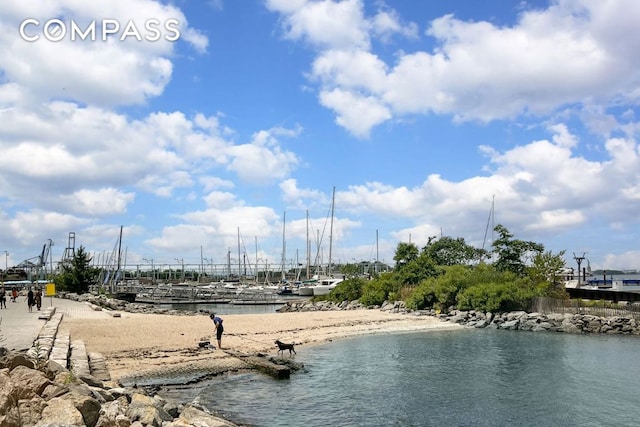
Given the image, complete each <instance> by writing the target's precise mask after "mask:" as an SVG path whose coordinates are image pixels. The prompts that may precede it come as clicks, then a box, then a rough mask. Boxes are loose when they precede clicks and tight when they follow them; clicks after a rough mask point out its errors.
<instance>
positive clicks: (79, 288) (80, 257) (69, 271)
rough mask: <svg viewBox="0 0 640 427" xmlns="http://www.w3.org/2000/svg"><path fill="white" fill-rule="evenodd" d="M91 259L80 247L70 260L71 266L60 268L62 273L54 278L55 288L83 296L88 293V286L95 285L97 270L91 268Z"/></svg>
mask: <svg viewBox="0 0 640 427" xmlns="http://www.w3.org/2000/svg"><path fill="white" fill-rule="evenodd" d="M90 263H91V258H90V257H89V254H88V253H87V252H86V251H85V249H84V247H82V246H80V247H79V248H78V250H77V251H76V253H75V255H74V256H73V258H72V259H71V264H69V265H66V266H63V267H62V273H60V274H59V275H58V276H56V277H55V279H54V283H55V284H56V288H58V289H60V290H63V291H68V292H75V293H77V294H83V293H86V292H88V291H89V286H90V285H93V284H95V283H96V280H97V278H98V273H99V271H98V269H97V268H94V267H91V265H90Z"/></svg>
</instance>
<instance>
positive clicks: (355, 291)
mask: <svg viewBox="0 0 640 427" xmlns="http://www.w3.org/2000/svg"><path fill="white" fill-rule="evenodd" d="M365 283H366V282H365V280H364V279H362V278H360V277H354V278H351V279H347V280H344V281H342V282H340V283H338V285H337V286H336V287H335V288H334V289H333V290H332V291H331V292H330V293H329V295H328V297H327V300H329V301H333V302H342V301H353V300H357V299H360V297H361V296H362V288H363V287H364V284H365Z"/></svg>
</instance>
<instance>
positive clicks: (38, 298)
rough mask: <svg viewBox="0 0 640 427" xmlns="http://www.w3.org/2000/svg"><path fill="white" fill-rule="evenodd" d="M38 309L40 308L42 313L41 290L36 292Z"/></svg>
mask: <svg viewBox="0 0 640 427" xmlns="http://www.w3.org/2000/svg"><path fill="white" fill-rule="evenodd" d="M36 307H38V311H40V307H42V291H40V289H38V290H37V291H36Z"/></svg>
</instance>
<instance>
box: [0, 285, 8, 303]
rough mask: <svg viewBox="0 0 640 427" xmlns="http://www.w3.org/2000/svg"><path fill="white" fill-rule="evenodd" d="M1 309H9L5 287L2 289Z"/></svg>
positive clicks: (0, 294) (0, 289)
mask: <svg viewBox="0 0 640 427" xmlns="http://www.w3.org/2000/svg"><path fill="white" fill-rule="evenodd" d="M0 308H7V292H6V291H5V290H4V285H2V288H0Z"/></svg>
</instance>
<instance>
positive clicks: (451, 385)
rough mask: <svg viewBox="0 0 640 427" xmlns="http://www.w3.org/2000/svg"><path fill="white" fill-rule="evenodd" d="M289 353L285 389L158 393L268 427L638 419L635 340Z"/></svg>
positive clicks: (373, 344) (207, 387)
mask: <svg viewBox="0 0 640 427" xmlns="http://www.w3.org/2000/svg"><path fill="white" fill-rule="evenodd" d="M297 350H298V355H297V356H296V361H298V362H302V363H304V365H305V368H306V371H305V372H298V373H294V374H292V376H291V378H290V379H289V380H280V381H277V380H274V379H272V378H270V377H267V376H264V375H261V374H257V373H250V374H240V375H229V376H224V377H221V378H217V379H213V380H211V381H209V382H206V383H203V384H200V385H198V386H197V387H195V388H187V389H183V390H178V391H176V390H174V391H173V392H171V393H169V392H167V393H166V394H169V395H172V396H173V397H179V398H181V399H184V400H191V399H193V400H195V401H197V402H198V403H201V404H203V405H205V406H206V407H208V408H210V409H213V410H216V411H219V412H220V413H221V414H223V415H224V416H226V417H228V418H230V419H232V420H234V421H236V422H239V423H245V424H249V425H255V426H270V427H271V426H306V427H311V426H328V425H331V426H442V425H446V426H513V425H518V426H616V427H619V426H632V425H637V424H638V420H639V419H640V405H638V394H637V392H638V384H637V376H638V372H640V357H637V355H638V354H640V339H639V338H638V337H630V336H625V337H621V336H607V335H570V334H561V333H534V332H517V331H496V330H463V331H441V332H421V333H404V334H392V335H375V336H364V337H357V338H351V339H345V340H338V341H334V342H332V343H329V344H326V345H322V346H315V347H304V346H300V347H298V348H297ZM161 394H162V393H161Z"/></svg>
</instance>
